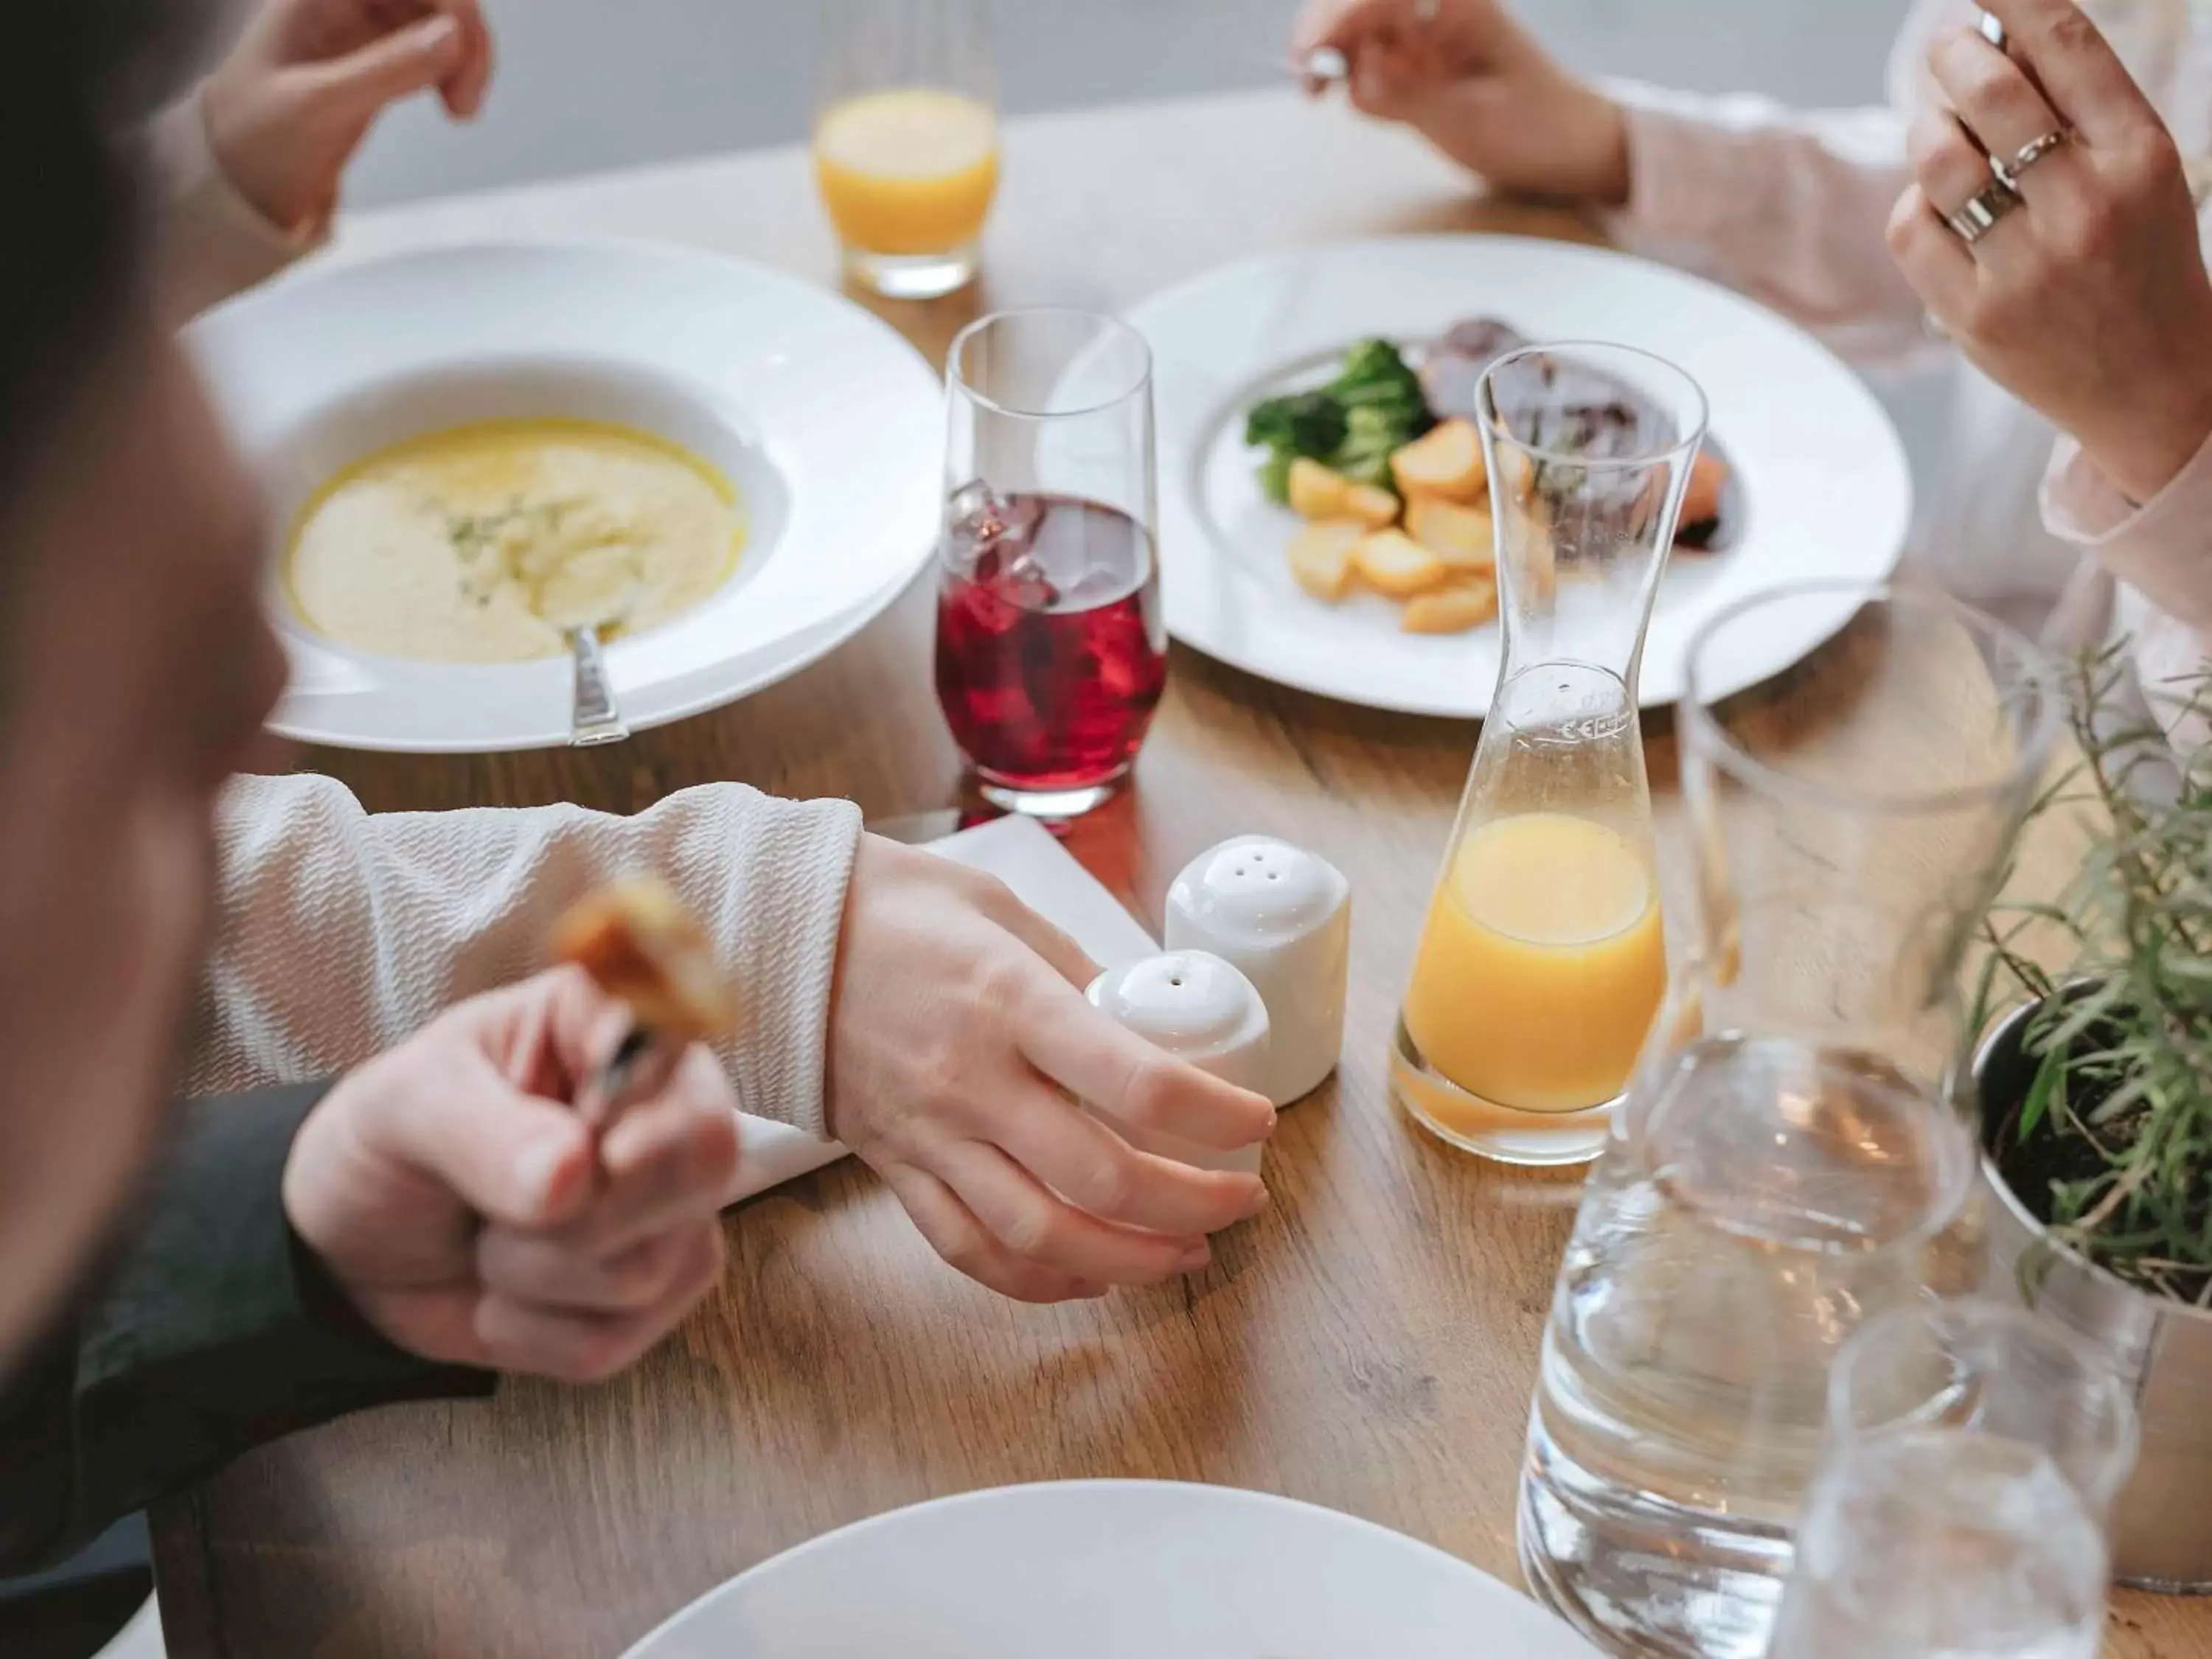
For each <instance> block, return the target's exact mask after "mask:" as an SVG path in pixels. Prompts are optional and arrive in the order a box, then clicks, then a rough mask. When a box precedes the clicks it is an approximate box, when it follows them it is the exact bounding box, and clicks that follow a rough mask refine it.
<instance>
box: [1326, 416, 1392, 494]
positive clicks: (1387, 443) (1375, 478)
mask: <svg viewBox="0 0 2212 1659" xmlns="http://www.w3.org/2000/svg"><path fill="white" fill-rule="evenodd" d="M1410 437H1411V434H1409V433H1408V432H1407V430H1406V426H1405V422H1404V421H1403V420H1402V419H1401V418H1399V416H1398V415H1397V414H1396V413H1395V411H1393V410H1386V409H1377V408H1374V407H1372V406H1370V405H1368V404H1357V405H1355V406H1354V407H1353V409H1352V412H1351V414H1350V415H1349V416H1346V421H1345V431H1344V441H1343V443H1341V444H1340V445H1339V446H1338V447H1337V451H1336V453H1335V454H1334V455H1333V456H1331V457H1330V458H1329V465H1332V466H1334V468H1335V469H1336V470H1337V471H1339V472H1341V473H1342V474H1344V476H1345V477H1347V478H1349V479H1351V480H1352V482H1353V483H1364V484H1375V485H1376V486H1378V487H1380V488H1382V489H1394V488H1395V486H1394V485H1393V484H1392V483H1391V481H1390V456H1391V454H1392V453H1393V452H1394V451H1395V450H1397V449H1398V448H1400V447H1401V446H1403V445H1404V444H1405V443H1407V441H1408V440H1409V439H1410Z"/></svg>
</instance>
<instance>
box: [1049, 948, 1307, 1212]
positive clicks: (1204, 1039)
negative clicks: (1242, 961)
mask: <svg viewBox="0 0 2212 1659" xmlns="http://www.w3.org/2000/svg"><path fill="white" fill-rule="evenodd" d="M1090 997H1091V1003H1092V1005H1093V1006H1096V1007H1098V1008H1100V1009H1103V1011H1104V1012H1107V1013H1109V1014H1111V1015H1112V1016H1113V1017H1114V1018H1115V1019H1116V1020H1118V1021H1120V1022H1121V1024H1124V1025H1126V1026H1127V1027H1128V1028H1129V1029H1130V1030H1133V1031H1134V1032H1136V1033H1137V1035H1138V1036H1141V1037H1144V1038H1146V1040H1147V1041H1149V1042H1152V1043H1154V1044H1156V1045H1157V1046H1158V1047H1159V1048H1164V1049H1165V1050H1167V1052H1168V1053H1170V1054H1173V1055H1174V1056H1175V1057H1176V1059H1178V1060H1188V1062H1189V1063H1190V1064H1191V1065H1193V1066H1197V1067H1198V1069H1199V1070H1200V1071H1201V1072H1206V1073H1211V1074H1212V1075H1213V1076H1215V1077H1218V1078H1219V1079H1222V1080H1223V1081H1224V1082H1225V1083H1233V1084H1235V1085H1237V1087H1238V1088H1240V1089H1249V1090H1251V1091H1253V1092H1254V1093H1255V1094H1263V1093H1265V1092H1266V1091H1265V1089H1264V1088H1263V1087H1262V1086H1261V1085H1262V1083H1263V1081H1264V1079H1265V1077H1266V1073H1267V1042H1268V1032H1267V1004H1266V1003H1264V1002H1262V1001H1261V1000H1260V994H1259V992H1257V991H1255V989H1253V988H1252V982H1251V981H1249V980H1248V979H1246V978H1245V977H1244V975H1242V974H1240V973H1238V972H1237V969H1235V968H1233V967H1231V965H1230V964H1229V963H1225V962H1224V961H1223V960H1222V959H1221V958H1220V957H1217V956H1213V955H1212V954H1210V953H1208V952H1206V951H1168V952H1167V953H1165V954H1164V955H1162V956H1157V957H1146V958H1145V960H1144V961H1142V962H1139V963H1133V964H1132V965H1130V966H1129V967H1127V968H1115V969H1109V970H1108V971H1107V972H1105V973H1103V974H1101V975H1099V976H1098V977H1097V979H1096V980H1093V981H1091V990H1090ZM1092 1109H1093V1110H1094V1111H1096V1110H1097V1108H1096V1107H1094V1108H1092ZM1099 1115H1100V1116H1102V1117H1103V1116H1106V1115H1107V1114H1104V1113H1100V1114H1099ZM1114 1127H1115V1129H1116V1130H1118V1131H1120V1133H1121V1134H1122V1135H1123V1136H1125V1137H1126V1138H1127V1139H1128V1141H1129V1143H1130V1144H1131V1145H1132V1146H1135V1147H1137V1148H1138V1149H1139V1151H1141V1152H1154V1153H1157V1154H1158V1156H1160V1157H1162V1158H1173V1159H1174V1160H1175V1161H1176V1163H1178V1164H1190V1165H1192V1166H1193V1167H1194V1168H1196V1169H1200V1170H1233V1171H1235V1172H1237V1174H1240V1175H1257V1174H1259V1173H1260V1148H1259V1146H1257V1145H1255V1146H1246V1147H1241V1148H1239V1149H1238V1150H1237V1151H1236V1152H1223V1151H1222V1150H1221V1149H1220V1148H1219V1147H1217V1146H1200V1145H1199V1144H1198V1143H1197V1142H1196V1141H1194V1140H1186V1139H1183V1138H1182V1137H1181V1136H1180V1135H1176V1134H1171V1133H1161V1132H1158V1131H1155V1130H1138V1129H1134V1128H1132V1127H1130V1126H1129V1125H1127V1124H1126V1123H1122V1122H1121V1121H1118V1120H1114Z"/></svg>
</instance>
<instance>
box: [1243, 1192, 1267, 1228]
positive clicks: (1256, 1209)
mask: <svg viewBox="0 0 2212 1659" xmlns="http://www.w3.org/2000/svg"><path fill="white" fill-rule="evenodd" d="M1273 1202H1274V1194H1272V1193H1270V1192H1269V1191H1268V1190H1267V1188H1265V1187H1262V1188H1260V1190H1259V1191H1258V1192H1256V1193H1255V1194H1253V1195H1252V1201H1251V1202H1250V1203H1249V1204H1247V1205H1246V1206H1244V1218H1245V1219H1246V1220H1247V1221H1249V1220H1250V1219H1251V1218H1253V1217H1254V1216H1255V1215H1257V1214H1259V1213H1260V1212H1261V1211H1262V1210H1264V1209H1266V1208H1267V1206H1268V1205H1270V1204H1272V1203H1273Z"/></svg>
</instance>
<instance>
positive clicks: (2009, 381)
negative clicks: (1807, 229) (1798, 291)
mask: <svg viewBox="0 0 2212 1659" xmlns="http://www.w3.org/2000/svg"><path fill="white" fill-rule="evenodd" d="M1988 9H1989V11H1990V13H1991V14H1993V15H1995V17H1996V21H1997V22H1998V23H1999V24H2001V25H2002V29H2001V31H1999V32H1998V33H2000V38H2002V40H2003V42H2004V44H2003V46H1998V45H1996V44H1994V43H1993V42H1992V40H1991V39H1990V34H1989V33H1985V32H1982V31H1977V30H1973V29H1960V30H1956V31H1954V32H1952V33H1946V34H1943V35H1941V36H1939V37H1938V38H1937V39H1936V41H1935V42H1934V44H1933V45H1932V46H1931V47H1930V49H1929V58H1928V66H1929V70H1930V71H1931V72H1932V74H1933V76H1934V78H1935V82H1936V86H1937V88H1940V90H1941V92H1942V95H1943V97H1944V98H1945V99H1946V100H1948V104H1949V107H1948V109H1945V108H1936V109H1930V110H1928V111H1925V112H1923V113H1922V114H1921V115H1920V116H1919V118H1917V119H1916V120H1915V121H1914V123H1913V125H1912V129H1911V135H1910V144H1909V148H1910V152H1911V166H1912V173H1913V178H1914V183H1913V184H1912V185H1911V186H1910V187H1909V188H1907V189H1906V191H1905V193H1904V195H1903V196H1902V197H1899V201H1898V204H1897V207H1896V209H1895V210H1894V211H1893V213H1892V214H1891V216H1890V223H1889V246H1890V250H1891V252H1893V254H1895V256H1896V258H1897V261H1898V264H1899V268H1900V269H1901V270H1903V272H1904V275H1905V279H1906V281H1907V282H1909V283H1911V285H1912V287H1913V288H1914V289H1915V290H1916V291H1917V293H1918V294H1919V295H1920V297H1921V299H1922V300H1923V301H1924V302H1925V303H1926V305H1927V307H1928V310H1929V314H1930V315H1931V316H1932V317H1933V318H1934V319H1935V321H1936V323H1937V324H1938V325H1940V326H1941V327H1942V331H1943V332H1944V333H1946V334H1947V335H1948V336H1949V337H1950V338H1951V339H1953V340H1954V341H1955V342H1956V343H1958V345H1959V347H1960V349H1961V350H1963V351H1964V352H1965V353H1966V356H1968V357H1969V358H1971V359H1972V361H1973V362H1974V363H1975V364H1976V366H1977V367H1978V368H1980V369H1981V370H1982V371H1983V372H1984V374H1988V375H1989V376H1990V378H1991V379H1992V380H1996V381H1998V382H1999V383H2000V384H2002V386H2005V387H2007V388H2008V390H2010V391H2011V392H2014V393H2015V395H2016V396H2018V397H2019V398H2021V399H2022V400H2023V401H2025V402H2027V403H2028V404H2033V406H2034V407H2036V408H2037V409H2039V410H2041V411H2042V412H2043V413H2044V414H2045V415H2046V416H2049V417H2050V418H2051V420H2052V421H2053V422H2055V423H2056V424H2057V425H2058V426H2060V427H2062V428H2064V429H2065V430H2067V431H2068V432H2069V433H2071V434H2072V435H2074V437H2075V438H2076V439H2077V440H2078V441H2080V442H2081V447H2082V448H2083V449H2084V450H2085V451H2086V452H2087V454H2088V457H2089V459H2091V460H2092V461H2093V462H2094V463H2095V464H2096V465H2098V467H2099V468H2100V470H2101V471H2103V472H2104V473H2105V475H2106V477H2107V478H2108V479H2109V480H2110V481H2111V482H2112V484H2113V485H2114V486H2115V487H2116V488H2118V489H2120V490H2121V491H2122V492H2123V493H2124V494H2126V495H2130V496H2131V497H2133V498H2135V499H2136V500H2138V501H2142V500H2145V499H2147V498H2148V497H2149V496H2151V495H2155V494H2156V493H2157V492H2158V490H2159V489H2160V488H2162V487H2163V486H2164V485H2165V483H2166V481H2167V480H2168V479H2170V478H2172V477H2173V475H2174V474H2175V473H2176V472H2177V471H2179V470H2180V468H2181V466H2182V465H2184V464H2185V462H2186V461H2188V460H2189V459H2191V457H2192V456H2193V455H2195V453H2197V450H2198V449H2199V448H2200V447H2202V446H2203V443H2204V441H2205V439H2206V436H2207V435H2208V434H2212V276H2207V273H2206V270H2205V262H2204V256H2203V252H2202V250H2201V247H2200V245H2199V242H2198V235H2197V213H2196V209H2195V206H2194V204H2192V202H2191V197H2190V190H2189V184H2188V179H2187V177H2186V174H2185V170H2184V168H2183V166H2182V161H2181V157H2180V154H2179V150H2178V149H2176V148H2175V145H2174V142H2173V138H2172V135H2171V134H2170V133H2169V132H2167V131H2166V126H2165V125H2164V123H2163V122H2161V121H2160V118H2159V116H2158V113H2157V112H2156V111H2155V110H2154V108H2153V107H2152V106H2151V104H2150V101H2149V100H2148V99H2147V98H2146V97H2145V96H2144V95H2143V93H2142V89H2141V88H2138V87H2137V86H2136V83H2135V82H2134V81H2133V80H2132V79H2130V76H2129V75H2128V72H2127V70H2126V69H2125V68H2124V66H2123V65H2122V64H2121V63H2120V60H2119V58H2118V57H2117V56H2115V55H2114V53H2113V52H2112V48H2111V46H2108V45H2107V44H2106V41H2105V40H2104V37H2103V36H2102V35H2100V33H2098V32H2097V29H2096V27H2095V25H2093V23H2091V22H2090V21H2089V20H2088V19H2087V17H2086V16H2084V15H2082V14H2081V10H2080V9H2078V8H2077V7H2076V6H2075V5H2074V4H2073V3H2071V0H1990V4H1989V6H1988ZM1993 158H1994V159H1993Z"/></svg>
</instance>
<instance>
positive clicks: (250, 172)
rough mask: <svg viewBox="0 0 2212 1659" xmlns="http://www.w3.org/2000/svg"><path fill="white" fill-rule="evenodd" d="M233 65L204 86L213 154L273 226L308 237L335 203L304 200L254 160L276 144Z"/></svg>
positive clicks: (243, 197) (204, 115)
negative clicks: (237, 80) (259, 119)
mask: <svg viewBox="0 0 2212 1659" xmlns="http://www.w3.org/2000/svg"><path fill="white" fill-rule="evenodd" d="M230 68H231V66H230V65H229V64H224V65H223V66H222V67H221V68H219V69H217V70H216V72H215V73H214V74H213V75H211V76H209V77H208V79H207V81H206V82H205V83H204V85H203V86H202V87H201V88H200V94H199V115H200V124H201V126H202V127H203V129H204V131H205V132H206V134H207V145H208V153H209V155H211V156H212V157H213V158H214V161H215V165H216V171H217V172H219V173H222V178H223V180H224V182H225V183H227V184H228V185H229V186H230V188H231V191H233V193H234V194H235V195H236V197H238V199H239V200H240V201H241V202H243V203H244V204H246V206H247V207H249V208H251V209H252V210H253V211H254V212H255V213H256V214H258V216H260V217H261V218H262V220H264V222H266V223H267V224H268V225H269V227H270V228H271V229H273V230H274V231H276V234H278V235H280V236H283V237H288V238H294V239H299V238H304V237H306V236H307V234H309V233H310V232H311V231H313V229H314V228H315V227H317V226H319V225H320V224H322V223H324V222H325V221H326V220H327V219H328V218H329V217H330V215H331V209H332V208H333V207H334V206H335V203H333V202H329V201H301V200H299V199H297V192H296V191H290V190H288V189H287V188H286V185H285V181H284V180H283V179H282V178H281V177H279V176H275V175H273V174H272V173H271V171H270V169H269V168H267V167H257V166H256V165H255V164H254V158H255V157H256V156H257V155H270V154H273V153H274V152H275V149H276V146H274V145H272V143H270V137H269V135H268V134H267V133H266V132H265V131H260V130H259V129H258V125H257V117H256V114H255V110H254V104H255V101H256V100H255V99H254V96H253V93H252V88H250V87H246V86H241V85H236V84H234V82H233V81H232V78H231V73H230Z"/></svg>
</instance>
